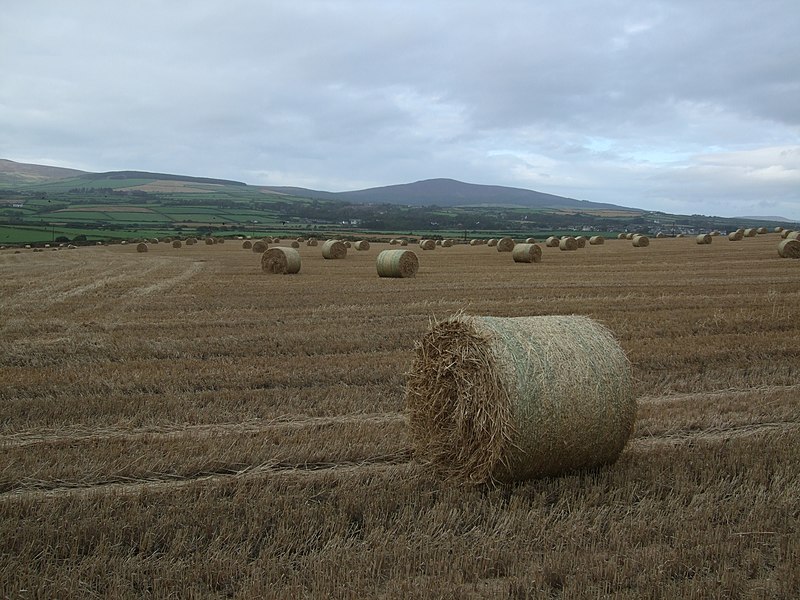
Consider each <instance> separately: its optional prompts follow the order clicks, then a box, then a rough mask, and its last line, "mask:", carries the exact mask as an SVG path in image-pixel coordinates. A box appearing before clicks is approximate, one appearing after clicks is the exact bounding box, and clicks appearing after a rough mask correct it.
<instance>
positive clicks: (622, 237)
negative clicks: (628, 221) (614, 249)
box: [617, 233, 627, 240]
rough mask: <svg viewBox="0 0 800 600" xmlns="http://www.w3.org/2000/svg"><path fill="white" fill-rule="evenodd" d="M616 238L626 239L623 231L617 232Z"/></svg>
mask: <svg viewBox="0 0 800 600" xmlns="http://www.w3.org/2000/svg"><path fill="white" fill-rule="evenodd" d="M617 239H618V240H624V239H627V236H626V235H625V234H624V233H618V234H617Z"/></svg>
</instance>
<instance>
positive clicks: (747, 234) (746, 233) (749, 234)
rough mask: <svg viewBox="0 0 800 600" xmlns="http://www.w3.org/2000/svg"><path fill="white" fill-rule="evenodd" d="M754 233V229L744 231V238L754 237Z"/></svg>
mask: <svg viewBox="0 0 800 600" xmlns="http://www.w3.org/2000/svg"><path fill="white" fill-rule="evenodd" d="M756 233H757V232H756V230H755V229H754V228H748V229H745V230H744V237H756Z"/></svg>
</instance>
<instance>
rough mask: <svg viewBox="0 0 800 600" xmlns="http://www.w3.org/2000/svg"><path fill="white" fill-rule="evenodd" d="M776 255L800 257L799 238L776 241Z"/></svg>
mask: <svg viewBox="0 0 800 600" xmlns="http://www.w3.org/2000/svg"><path fill="white" fill-rule="evenodd" d="M778 256H780V257H781V258H800V240H794V239H788V240H781V241H780V242H779V243H778Z"/></svg>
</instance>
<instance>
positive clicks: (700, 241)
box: [697, 233, 714, 244]
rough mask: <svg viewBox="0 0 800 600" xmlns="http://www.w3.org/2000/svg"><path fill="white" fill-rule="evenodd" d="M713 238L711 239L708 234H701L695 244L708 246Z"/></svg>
mask: <svg viewBox="0 0 800 600" xmlns="http://www.w3.org/2000/svg"><path fill="white" fill-rule="evenodd" d="M713 240H714V238H712V237H711V234H709V233H701V234H700V235H698V236H697V243H698V244H710V243H711V242H712V241H713Z"/></svg>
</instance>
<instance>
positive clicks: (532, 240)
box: [525, 237, 536, 244]
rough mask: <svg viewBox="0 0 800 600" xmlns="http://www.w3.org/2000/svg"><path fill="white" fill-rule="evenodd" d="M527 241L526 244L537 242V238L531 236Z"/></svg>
mask: <svg viewBox="0 0 800 600" xmlns="http://www.w3.org/2000/svg"><path fill="white" fill-rule="evenodd" d="M525 243H526V244H535V243H536V238H530V237H529V238H525Z"/></svg>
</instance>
